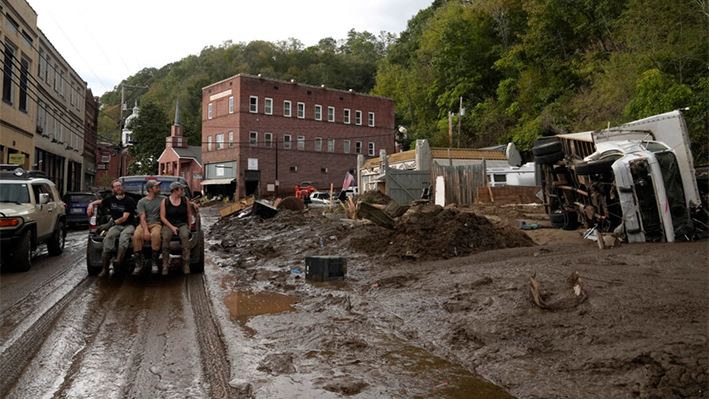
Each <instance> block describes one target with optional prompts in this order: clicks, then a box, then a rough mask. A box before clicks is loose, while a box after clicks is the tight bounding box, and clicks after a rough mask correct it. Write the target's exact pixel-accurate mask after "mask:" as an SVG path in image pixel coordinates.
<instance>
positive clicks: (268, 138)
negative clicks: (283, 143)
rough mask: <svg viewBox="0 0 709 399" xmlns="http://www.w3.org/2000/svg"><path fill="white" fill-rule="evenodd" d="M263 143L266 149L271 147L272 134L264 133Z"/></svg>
mask: <svg viewBox="0 0 709 399" xmlns="http://www.w3.org/2000/svg"><path fill="white" fill-rule="evenodd" d="M263 143H264V146H265V147H266V148H271V147H273V133H264V134H263Z"/></svg>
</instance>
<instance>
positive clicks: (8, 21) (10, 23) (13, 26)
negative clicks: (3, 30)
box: [5, 15, 19, 35]
mask: <svg viewBox="0 0 709 399" xmlns="http://www.w3.org/2000/svg"><path fill="white" fill-rule="evenodd" d="M5 26H7V29H8V30H9V31H10V33H12V34H13V35H17V30H18V29H19V25H17V23H16V22H15V21H14V20H13V19H12V18H10V16H9V15H5Z"/></svg>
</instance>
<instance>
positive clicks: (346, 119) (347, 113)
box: [342, 108, 350, 125]
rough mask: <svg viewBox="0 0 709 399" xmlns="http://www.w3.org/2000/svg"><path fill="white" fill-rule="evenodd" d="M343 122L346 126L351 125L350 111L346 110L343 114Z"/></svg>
mask: <svg viewBox="0 0 709 399" xmlns="http://www.w3.org/2000/svg"><path fill="white" fill-rule="evenodd" d="M342 120H343V122H344V123H346V124H348V125H349V124H350V109H349V108H345V110H344V112H343V113H342Z"/></svg>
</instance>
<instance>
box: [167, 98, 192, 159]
mask: <svg viewBox="0 0 709 399" xmlns="http://www.w3.org/2000/svg"><path fill="white" fill-rule="evenodd" d="M165 144H166V146H167V148H170V147H173V148H187V137H182V126H180V100H177V104H176V105H175V123H173V124H172V127H171V128H170V137H167V138H166V139H165Z"/></svg>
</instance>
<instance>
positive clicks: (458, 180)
mask: <svg viewBox="0 0 709 399" xmlns="http://www.w3.org/2000/svg"><path fill="white" fill-rule="evenodd" d="M437 176H443V180H444V182H445V187H446V188H445V190H446V195H445V198H446V204H457V205H461V206H469V205H473V204H475V198H476V197H477V191H478V187H486V183H485V163H484V162H483V163H481V164H478V165H460V166H443V165H439V164H437V163H436V162H433V165H432V169H431V181H433V182H435V181H436V177H437ZM434 189H435V187H434Z"/></svg>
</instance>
